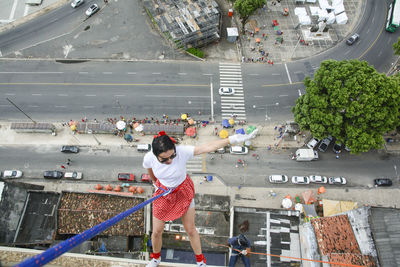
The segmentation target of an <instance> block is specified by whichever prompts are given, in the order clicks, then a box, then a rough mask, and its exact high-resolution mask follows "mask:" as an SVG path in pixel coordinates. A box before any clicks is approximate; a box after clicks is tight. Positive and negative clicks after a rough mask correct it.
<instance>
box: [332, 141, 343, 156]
mask: <svg viewBox="0 0 400 267" xmlns="http://www.w3.org/2000/svg"><path fill="white" fill-rule="evenodd" d="M332 150H333V152H335V153H336V154H339V153H341V152H342V144H341V143H336V142H335V143H334V144H333V147H332Z"/></svg>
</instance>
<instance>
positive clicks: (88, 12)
mask: <svg viewBox="0 0 400 267" xmlns="http://www.w3.org/2000/svg"><path fill="white" fill-rule="evenodd" d="M97 11H99V6H98V5H97V4H93V5H91V6H90V7H89V8H88V9H87V10H86V16H88V17H90V16H91V15H93V14H94V13H96V12H97Z"/></svg>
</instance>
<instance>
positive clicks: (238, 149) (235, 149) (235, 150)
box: [230, 146, 249, 155]
mask: <svg viewBox="0 0 400 267" xmlns="http://www.w3.org/2000/svg"><path fill="white" fill-rule="evenodd" d="M230 153H231V154H237V155H245V154H247V153H249V149H248V148H247V147H245V146H231V149H230Z"/></svg>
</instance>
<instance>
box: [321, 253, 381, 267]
mask: <svg viewBox="0 0 400 267" xmlns="http://www.w3.org/2000/svg"><path fill="white" fill-rule="evenodd" d="M329 261H331V262H340V263H345V264H354V265H359V266H364V267H375V266H377V265H376V261H375V259H374V257H372V256H368V255H357V254H330V255H329ZM331 266H335V267H336V266H337V267H340V266H345V265H336V264H335V265H331Z"/></svg>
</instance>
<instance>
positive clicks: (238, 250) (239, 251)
mask: <svg viewBox="0 0 400 267" xmlns="http://www.w3.org/2000/svg"><path fill="white" fill-rule="evenodd" d="M228 245H229V246H231V247H232V254H231V257H230V259H229V267H234V266H235V265H236V262H237V261H238V259H239V258H240V257H241V258H242V261H243V264H244V266H245V267H250V259H249V258H248V255H247V253H248V251H249V250H250V246H251V243H250V240H249V239H247V237H246V236H244V235H243V234H240V235H238V236H234V237H231V238H229V239H228Z"/></svg>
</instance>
